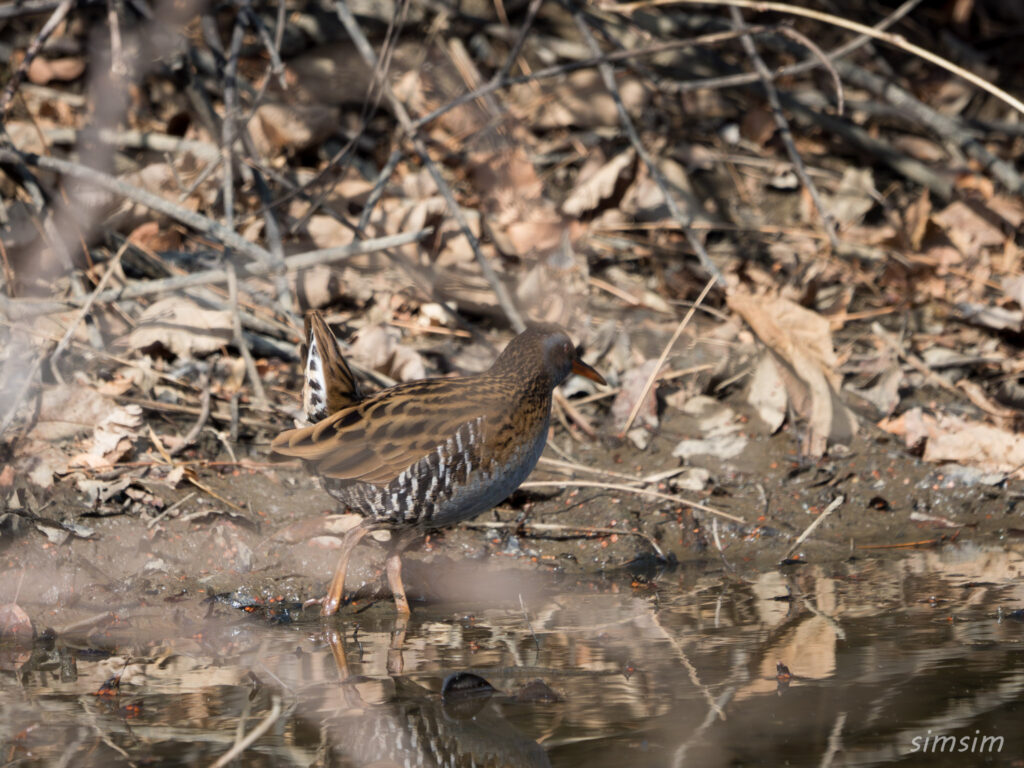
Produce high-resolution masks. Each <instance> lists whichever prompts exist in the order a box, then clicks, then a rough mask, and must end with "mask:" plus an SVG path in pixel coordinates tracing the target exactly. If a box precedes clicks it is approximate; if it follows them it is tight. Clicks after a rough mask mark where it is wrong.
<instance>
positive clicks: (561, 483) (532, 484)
mask: <svg viewBox="0 0 1024 768" xmlns="http://www.w3.org/2000/svg"><path fill="white" fill-rule="evenodd" d="M519 487H520V488H561V489H562V490H565V489H566V488H600V489H602V490H605V491H622V492H623V493H635V494H637V495H638V496H650V497H651V498H653V499H661V500H663V501H671V502H672V503H674V504H682V505H684V506H687V507H693V508H694V509H699V510H701V511H702V512H707V513H708V514H711V515H718V516H719V517H724V518H725V519H726V520H732V521H733V522H734V523H741V524H743V525H748V523H747V521H746V520H744V519H743V518H742V517H737V516H736V515H730V514H729V513H728V512H722V511H721V510H720V509H715V508H714V507H709V506H706V505H704V504H701V503H700V502H697V501H690V500H689V499H684V498H683V497H682V496H675V495H673V494H670V493H661V492H660V491H649V490H647V489H646V488H637V487H635V486H632V485H621V484H619V483H596V482H592V481H590V480H527V481H526V482H525V483H523V484H522V485H520V486H519Z"/></svg>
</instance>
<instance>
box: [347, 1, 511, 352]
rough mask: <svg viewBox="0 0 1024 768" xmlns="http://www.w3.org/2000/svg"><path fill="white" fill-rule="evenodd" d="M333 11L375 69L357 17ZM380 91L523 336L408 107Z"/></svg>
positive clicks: (391, 93) (386, 91) (389, 92)
mask: <svg viewBox="0 0 1024 768" xmlns="http://www.w3.org/2000/svg"><path fill="white" fill-rule="evenodd" d="M334 7H335V10H336V11H337V14H338V18H339V19H340V20H341V23H342V24H343V25H344V26H345V30H346V31H347V32H348V33H349V35H350V36H351V38H352V41H353V42H354V43H355V46H356V50H358V51H359V54H360V56H362V58H363V60H364V61H365V62H366V64H367V66H368V67H370V68H371V69H376V67H377V57H376V55H375V54H374V52H373V49H372V48H371V47H370V43H369V42H368V41H367V39H366V36H365V35H364V34H363V30H362V29H361V28H360V27H359V24H358V23H357V22H356V18H355V16H354V15H352V12H351V11H350V10H349V8H348V6H347V5H346V4H345V3H344V2H335V4H334ZM381 88H382V89H383V93H384V96H385V97H386V98H387V100H388V103H389V104H390V105H391V109H392V111H393V112H394V113H395V116H396V117H397V118H398V122H399V124H400V125H401V126H402V130H403V131H405V133H406V135H407V136H408V137H409V139H410V140H411V141H412V143H413V146H414V147H415V148H416V153H417V154H418V155H419V156H420V160H421V161H422V162H423V164H424V166H426V168H427V171H428V173H430V177H431V178H432V179H433V180H434V184H436V185H437V189H438V191H439V192H440V193H441V195H442V197H444V199H445V202H446V203H447V204H448V208H449V210H450V211H451V215H452V217H453V218H454V219H455V221H456V223H457V224H458V225H459V229H460V230H461V231H462V234H463V236H464V237H465V238H466V240H467V241H468V242H469V245H470V248H472V250H473V255H474V256H475V257H476V260H477V264H479V266H480V271H481V272H482V273H483V276H484V278H486V280H487V282H488V283H489V284H490V286H491V290H493V291H494V295H495V296H496V297H497V299H498V304H499V305H500V306H501V309H502V311H503V312H504V313H505V317H506V318H508V321H509V324H510V325H511V326H512V328H513V329H514V330H515V331H516V333H522V332H523V331H524V330H526V323H525V322H523V318H522V315H521V314H520V313H519V310H518V309H517V308H516V306H515V304H514V303H513V301H512V297H511V295H510V294H509V292H508V288H506V287H505V284H504V283H503V282H501V280H500V279H499V277H498V275H497V273H496V272H495V271H494V267H493V266H491V263H490V261H488V260H487V257H486V256H485V255H484V252H483V251H482V250H481V249H480V241H479V240H478V239H477V237H476V235H474V234H473V230H472V229H471V228H470V226H469V222H468V221H467V220H466V217H465V214H463V212H462V208H461V207H460V206H459V204H458V202H457V201H456V200H455V195H454V194H453V193H452V190H451V187H450V186H449V185H448V182H447V181H446V180H445V178H444V176H442V175H441V171H440V170H439V169H438V167H437V164H436V163H435V162H434V160H433V158H431V157H430V153H429V152H428V151H427V145H426V144H425V143H424V141H423V139H422V137H421V136H420V135H419V132H418V130H417V129H416V127H415V126H414V125H413V122H412V119H411V118H410V117H409V112H408V110H406V108H405V104H403V103H402V101H401V100H400V99H399V98H398V97H397V96H395V94H394V91H392V89H391V87H390V86H389V85H388V84H387V83H383V82H382V83H381Z"/></svg>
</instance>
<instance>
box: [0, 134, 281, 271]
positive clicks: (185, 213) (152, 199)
mask: <svg viewBox="0 0 1024 768" xmlns="http://www.w3.org/2000/svg"><path fill="white" fill-rule="evenodd" d="M17 162H24V163H25V164H27V165H30V166H33V167H36V168H44V169H46V170H49V171H56V172H57V173H62V174H64V175H65V176H71V177H73V178H76V179H80V180H81V181H84V182H86V183H88V184H91V185H93V186H96V187H99V188H100V189H104V190H106V191H107V192H111V193H113V194H115V195H118V196H120V197H125V198H128V199H129V200H132V201H134V202H136V203H139V204H140V205H144V206H146V207H147V208H149V209H151V210H153V211H156V212H157V213H162V214H164V215H165V216H169V217H170V218H172V219H174V220H175V221H179V222H181V223H182V224H185V225H187V226H189V227H191V228H192V229H194V230H196V231H197V232H202V233H205V234H208V235H210V236H211V237H215V238H217V239H218V240H220V241H221V242H222V243H224V245H227V246H229V247H231V248H234V249H235V250H236V251H240V252H242V253H244V254H246V255H247V256H250V257H252V258H254V259H258V260H259V261H261V262H266V263H272V262H273V257H272V256H271V255H270V253H269V252H268V251H266V250H265V249H263V248H260V247H259V246H258V245H255V244H253V243H250V242H249V241H248V240H246V239H245V238H244V237H242V236H241V235H239V234H236V233H235V232H232V231H231V230H230V229H228V228H227V227H225V226H224V225H222V224H219V223H218V222H216V221H214V220H213V219H211V218H209V217H207V216H203V215H202V214H199V213H193V212H192V211H190V210H188V209H186V208H182V207H181V206H179V205H175V204H174V203H171V202H168V201H167V200H164V199H163V198H162V197H160V196H159V195H155V194H153V193H152V192H149V191H148V190H145V189H141V188H139V187H136V186H133V185H132V184H128V183H127V182H124V181H121V180H120V179H118V178H116V177H114V176H111V175H110V174H107V173H103V172H102V171H98V170H96V169H95V168H89V167H88V166H85V165H81V164H79V163H72V162H70V161H69V160H61V159H59V158H56V157H47V156H45V155H37V154H36V153H34V152H19V151H17V150H14V149H7V148H0V163H17Z"/></svg>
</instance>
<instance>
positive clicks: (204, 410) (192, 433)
mask: <svg viewBox="0 0 1024 768" xmlns="http://www.w3.org/2000/svg"><path fill="white" fill-rule="evenodd" d="M236 298H237V297H236ZM235 319H236V321H237V315H236V317H235ZM250 357H251V356H250ZM200 386H201V387H202V390H203V394H202V397H201V398H200V401H199V416H197V417H196V422H195V424H193V425H192V429H190V430H189V431H188V434H187V435H185V437H184V438H183V439H182V441H181V443H180V444H178V445H177V446H175V447H174V448H172V449H171V450H170V452H169V453H170V455H171V456H177V455H178V454H179V453H181V452H182V451H184V450H185V449H186V448H188V447H189V446H190V445H192V444H193V443H195V441H196V440H198V439H199V433H200V432H202V431H203V427H205V426H206V422H208V421H209V420H210V402H211V401H212V400H213V393H212V392H211V391H210V375H209V374H208V373H207V374H205V375H204V376H203V379H202V381H201V382H200Z"/></svg>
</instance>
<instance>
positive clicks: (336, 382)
mask: <svg viewBox="0 0 1024 768" xmlns="http://www.w3.org/2000/svg"><path fill="white" fill-rule="evenodd" d="M305 334H306V335H305V346H306V351H305V358H306V383H305V384H304V385H303V387H302V407H303V410H304V411H305V412H306V419H308V420H309V422H310V423H313V424H315V423H316V422H318V421H321V420H323V419H324V418H326V417H327V416H330V415H331V414H332V413H336V412H337V411H340V410H341V409H342V408H348V407H350V406H353V405H355V404H356V403H358V402H359V401H360V400H362V399H363V393H362V392H360V390H359V384H358V383H356V379H355V376H353V375H352V369H351V368H349V367H348V363H346V362H345V358H344V357H343V356H342V354H341V349H340V347H339V346H338V340H337V339H336V338H335V336H334V334H333V333H332V332H331V329H330V328H329V327H328V326H327V323H326V322H324V319H323V317H322V316H321V315H320V313H319V312H317V311H316V310H313V311H312V312H310V313H309V314H308V315H306V330H305Z"/></svg>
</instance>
